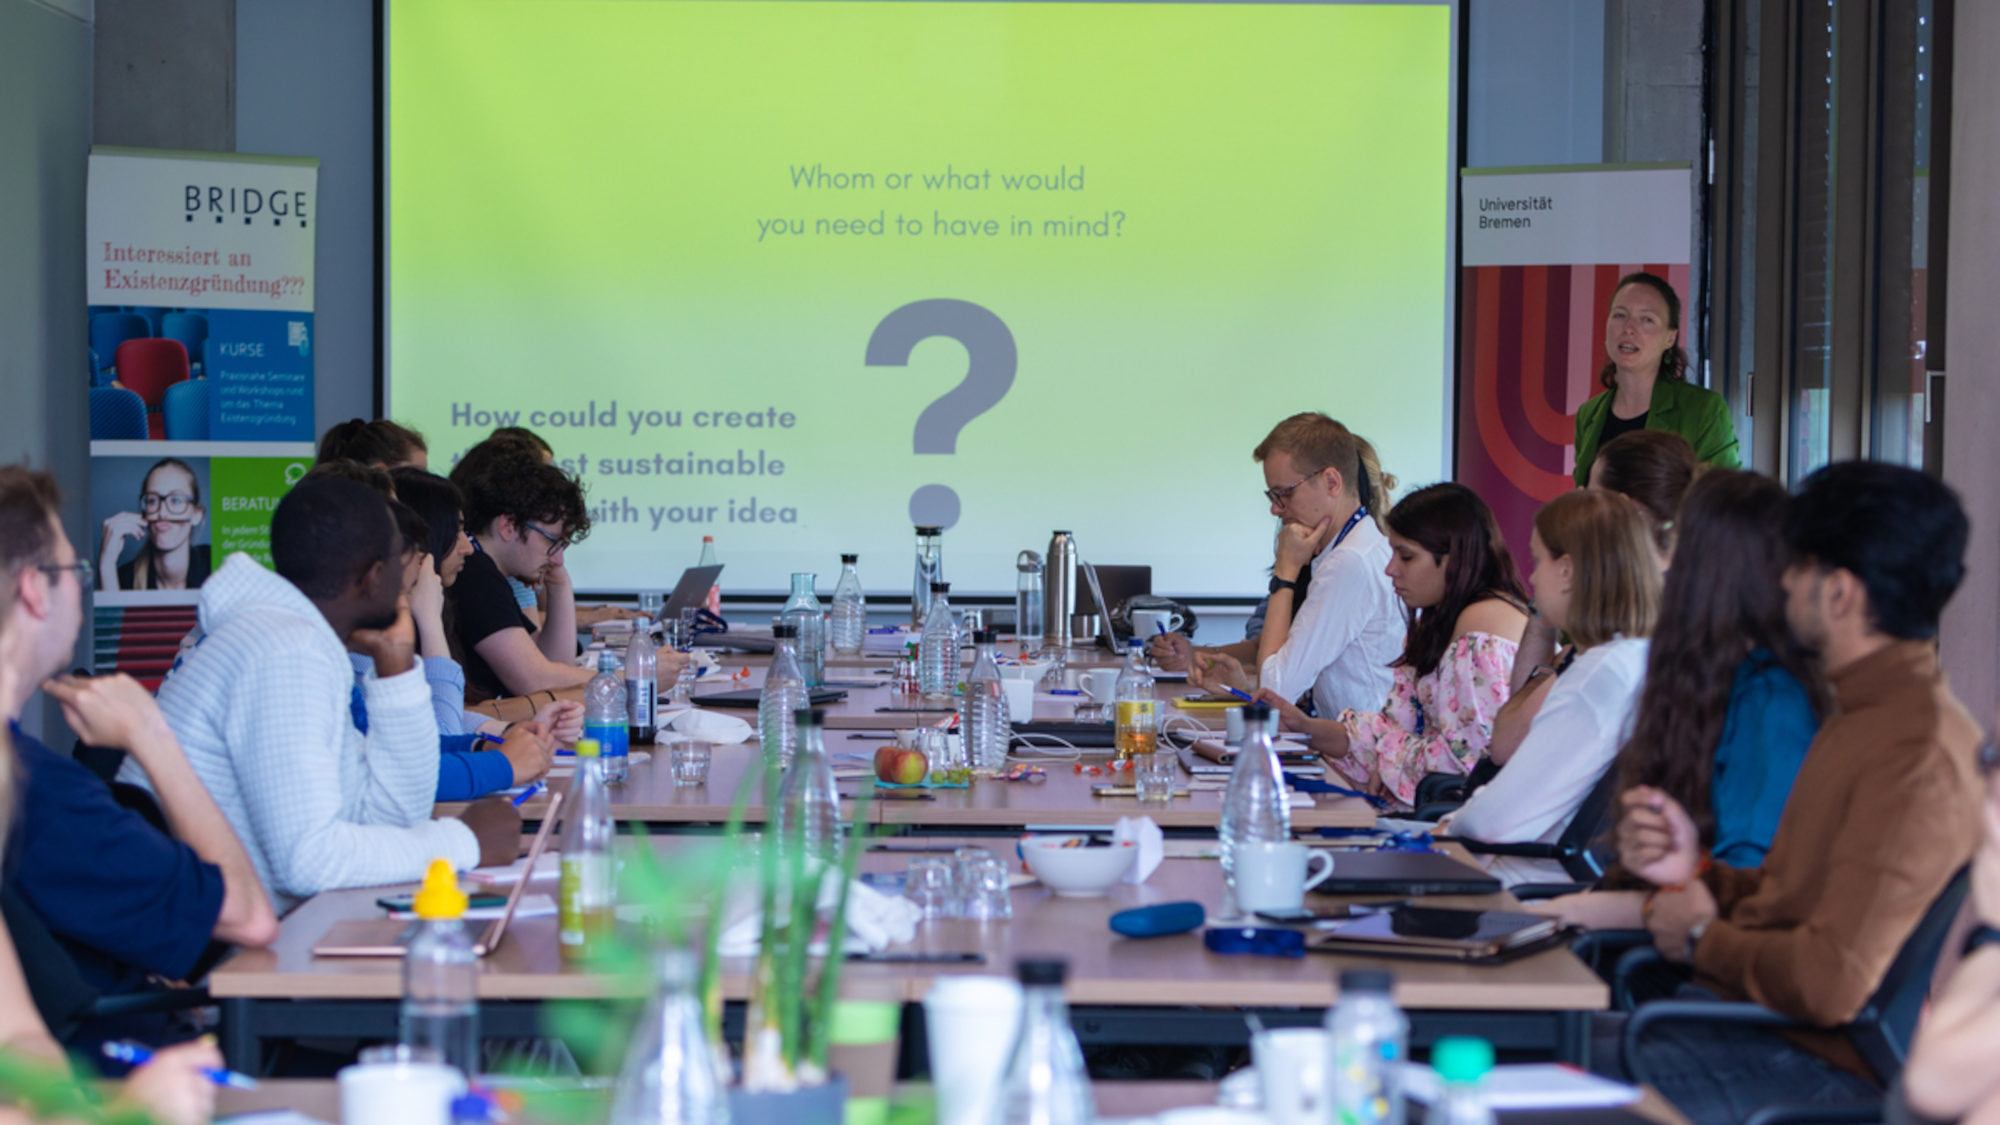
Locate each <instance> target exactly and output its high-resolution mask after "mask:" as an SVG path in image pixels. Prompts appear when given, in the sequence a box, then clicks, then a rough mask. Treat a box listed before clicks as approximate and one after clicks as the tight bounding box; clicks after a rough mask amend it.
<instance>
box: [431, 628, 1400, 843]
mask: <svg viewBox="0 0 2000 1125" xmlns="http://www.w3.org/2000/svg"><path fill="white" fill-rule="evenodd" d="M880 667H885V664H884V662H882V661H880V660H875V659H872V658H871V659H863V660H859V661H829V662H828V673H827V675H828V678H829V679H831V680H836V681H849V680H852V681H857V682H858V681H859V680H860V679H862V678H864V677H865V676H868V675H869V672H870V670H871V669H875V668H880ZM763 673H764V669H763V667H762V666H761V665H759V666H757V667H755V668H753V671H752V675H751V677H750V679H749V680H748V681H747V686H749V687H759V686H761V685H762V683H763ZM740 683H741V682H740ZM723 690H735V688H733V687H728V688H724V689H723ZM845 690H847V692H848V697H847V699H845V700H843V701H842V702H840V703H837V704H834V705H833V706H831V707H829V708H826V715H827V730H826V748H827V753H828V754H830V755H833V756H834V758H835V766H836V768H838V767H839V766H841V765H843V764H859V765H866V764H868V763H870V762H871V761H872V760H873V758H874V755H875V751H876V750H877V749H878V748H879V747H881V746H882V745H883V741H882V740H880V739H856V738H853V737H852V736H853V735H855V734H857V733H862V732H877V733H893V732H894V731H896V730H899V729H909V728H912V727H916V726H921V725H927V724H934V723H937V722H939V721H941V720H943V719H945V718H947V717H949V716H950V715H952V714H954V713H955V711H954V710H953V709H951V708H942V707H941V708H939V709H936V710H929V711H922V712H911V711H907V710H896V711H887V712H884V711H879V710H877V709H878V708H882V707H892V708H908V707H918V706H923V705H924V703H923V701H922V700H921V699H918V698H914V697H910V696H904V695H901V694H898V693H896V692H894V691H892V690H891V689H890V688H889V686H888V685H887V684H886V683H885V684H883V685H881V686H879V687H869V688H849V689H845ZM1186 690H1187V688H1186V685H1185V684H1179V683H1162V684H1160V685H1159V689H1158V691H1159V695H1160V698H1161V699H1162V700H1163V701H1170V700H1173V699H1177V698H1179V697H1180V696H1181V695H1183V694H1184V693H1185V692H1186ZM701 698H702V695H701V694H700V693H698V694H696V695H695V697H694V699H695V702H696V704H697V705H699V704H700V702H701ZM1080 698H1081V697H1079V696H1054V695H1048V694H1041V695H1038V696H1037V698H1036V702H1035V718H1036V719H1037V720H1038V721H1053V722H1068V721H1070V720H1072V719H1073V718H1074V717H1075V709H1076V705H1077V702H1078V700H1079V699H1080ZM718 710H721V713H723V714H731V715H736V716H738V717H739V718H742V719H744V720H745V721H746V722H750V723H751V724H752V725H754V724H755V722H756V717H757V716H756V712H755V711H753V710H750V709H746V708H731V709H718ZM1165 710H1166V713H1167V721H1168V723H1169V724H1170V725H1171V726H1172V728H1173V729H1175V730H1182V731H1187V730H1194V729H1196V728H1194V727H1190V726H1188V725H1187V724H1189V723H1195V724H1200V725H1201V726H1205V727H1209V728H1219V727H1220V725H1221V722H1222V720H1221V717H1220V715H1218V714H1217V713H1216V712H1214V711H1212V710H1203V711H1188V710H1183V709H1180V708H1176V707H1171V706H1169V707H1167V708H1166V709H1165ZM634 749H643V750H647V751H649V752H651V751H653V750H654V749H655V748H654V747H652V746H648V745H644V744H640V745H635V746H634ZM842 755H853V756H854V757H856V758H858V759H859V761H858V763H843V762H842V761H841V760H840V758H841V756H842ZM1107 759H1108V752H1107V751H1102V750H1098V751H1089V752H1086V754H1085V755H1084V757H1083V761H1084V763H1085V764H1087V765H1101V764H1103V763H1104V762H1105V761H1106V760H1107ZM761 761H762V758H761V754H760V751H759V748H758V746H757V744H756V743H755V742H754V741H752V742H744V743H740V744H737V745H734V746H717V747H715V748H714V749H713V752H712V755H711V759H710V764H709V775H708V783H707V784H706V785H702V786H695V787H689V788H681V787H677V786H675V785H674V782H673V776H672V773H671V771H670V770H669V769H668V768H667V763H666V762H665V761H664V760H662V759H661V758H660V757H657V756H656V757H654V758H652V759H651V760H649V761H644V762H635V763H633V764H632V766H631V767H630V772H629V776H628V777H627V779H626V780H625V782H624V783H623V784H620V785H617V786H613V787H612V789H611V815H612V816H613V817H615V818H617V819H618V820H621V821H639V822H645V823H650V824H722V823H724V822H725V821H727V820H728V818H729V812H730V804H731V802H732V801H733V800H734V799H735V797H736V794H737V792H738V790H739V788H740V787H741V786H742V785H744V784H745V783H746V782H748V783H750V784H753V785H754V784H756V783H757V782H758V780H759V778H760V777H761V774H760V773H759V768H760V764H761ZM1041 764H1042V765H1043V767H1044V769H1045V770H1046V771H1047V779H1046V780H1044V781H1038V782H1007V781H998V780H992V779H979V780H975V781H974V782H973V783H972V785H971V787H970V788H968V789H935V790H928V791H926V792H928V793H929V795H930V798H931V799H928V800H913V801H896V800H889V801H875V802H871V803H872V805H873V811H872V812H871V813H870V814H869V820H870V822H871V823H873V824H884V825H896V826H901V827H909V828H930V827H937V828H944V829H954V828H956V829H968V828H982V829H994V828H1023V827H1029V826H1043V825H1055V826H1064V827H1077V826H1084V825H1092V826H1100V825H1108V824H1113V823H1116V822H1117V820H1118V819H1119V818H1120V817H1126V816H1139V815H1144V816H1150V817H1152V818H1153V820H1154V821H1155V822H1156V823H1158V824H1159V825H1160V826H1161V827H1163V828H1175V829H1189V828H1214V827H1216V825H1217V824H1218V823H1219V822H1220V820H1221V815H1222V792H1221V790H1202V791H1194V792H1190V793H1189V794H1188V795H1187V796H1184V797H1176V798H1174V800H1173V801H1171V802H1169V803H1168V804H1166V805H1141V804H1140V803H1139V801H1138V799H1137V798H1135V797H1099V796H1096V795H1095V794H1094V793H1092V791H1091V787H1092V786H1093V785H1100V784H1114V783H1129V780H1130V778H1129V775H1122V776H1107V775H1101V774H1099V775H1093V774H1089V773H1082V774H1079V773H1078V772H1076V769H1075V766H1076V762H1075V761H1072V760H1067V759H1059V758H1052V759H1049V760H1046V761H1043V762H1041ZM566 784H567V782H566V781H563V780H561V779H556V780H554V781H552V782H551V787H552V788H557V789H560V788H562V787H563V786H565V785H566ZM869 784H870V782H868V781H866V780H862V779H857V780H851V781H842V782H841V783H840V789H841V792H842V793H843V794H844V795H850V796H851V795H853V794H855V793H857V792H859V791H860V790H861V789H862V788H863V787H864V786H866V785H869ZM547 804H548V802H547V800H546V799H545V798H536V799H534V800H531V801H529V802H528V803H527V804H525V805H523V806H522V808H521V812H522V815H523V816H525V817H527V818H528V819H530V820H533V819H537V818H539V816H540V815H541V812H542V810H543V809H545V808H546V807H547ZM461 807H463V806H460V805H440V806H439V813H440V815H448V814H450V813H453V812H455V811H457V809H459V808H461ZM767 815H768V810H766V809H765V807H764V803H763V800H762V792H761V790H754V791H753V792H752V795H751V799H750V801H749V803H748V805H747V806H746V808H745V813H744V816H745V819H746V820H747V821H748V822H749V823H752V824H762V823H763V822H764V821H765V819H766V818H767ZM849 815H850V816H851V815H852V814H851V812H850V814H849ZM1374 823H1375V813H1374V810H1372V809H1371V808H1369V807H1368V805H1367V803H1366V802H1364V801H1361V800H1359V799H1357V798H1353V797H1340V796H1331V795H1328V796H1319V797H1315V798H1314V801H1313V804H1312V805H1310V806H1305V807H1300V808H1295V809H1293V810H1292V825H1293V827H1294V828H1297V829H1302V830H1312V829H1319V828H1369V827H1372V826H1373V825H1374Z"/></svg>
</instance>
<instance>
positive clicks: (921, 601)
mask: <svg viewBox="0 0 2000 1125" xmlns="http://www.w3.org/2000/svg"><path fill="white" fill-rule="evenodd" d="M942 581H944V532H943V530H942V529H940V528H935V527H919V528H917V571H916V577H915V578H914V579H913V580H912V582H911V586H910V624H911V625H914V626H916V627H917V628H919V629H921V628H923V627H924V622H925V621H927V620H929V619H930V612H931V586H932V584H934V583H938V582H942Z"/></svg>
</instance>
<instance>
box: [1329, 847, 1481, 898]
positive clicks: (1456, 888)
mask: <svg viewBox="0 0 2000 1125" xmlns="http://www.w3.org/2000/svg"><path fill="white" fill-rule="evenodd" d="M1313 891H1314V892H1315V893H1318V894H1323V895H1490V894H1498V893H1499V891H1500V880H1498V879H1495V878H1494V877H1493V876H1491V875H1488V874H1487V873H1486V872H1484V871H1481V870H1480V869H1479V868H1477V867H1472V866H1469V865H1467V864H1463V863H1460V862H1459V861H1457V860H1455V859H1453V858H1451V857H1450V856H1448V855H1441V854H1439V853H1437V852H1346V851H1344V852H1341V853H1339V854H1338V855H1337V856H1335V857H1334V861H1333V874H1332V875H1331V876H1328V877H1327V879H1326V880H1325V881H1323V882H1321V883H1320V884H1319V885H1318V886H1316V887H1314V888H1313Z"/></svg>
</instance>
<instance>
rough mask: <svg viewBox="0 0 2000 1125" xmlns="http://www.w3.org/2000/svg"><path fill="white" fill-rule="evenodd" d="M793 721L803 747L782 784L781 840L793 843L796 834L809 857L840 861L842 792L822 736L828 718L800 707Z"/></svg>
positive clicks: (787, 771) (779, 825)
mask: <svg viewBox="0 0 2000 1125" xmlns="http://www.w3.org/2000/svg"><path fill="white" fill-rule="evenodd" d="M792 722H793V724H794V725H795V726H796V728H797V730H798V743H799V748H798V753H797V754H796V755H794V756H793V757H792V764H791V765H789V766H787V767H785V778H784V780H783V781H782V782H780V783H779V784H778V824H777V829H778V839H779V840H780V841H784V842H785V846H789V842H790V841H791V840H792V839H793V838H794V837H795V836H796V837H798V838H800V839H802V840H803V841H804V843H805V849H806V855H807V856H809V857H811V858H813V859H816V860H819V861H821V862H823V863H828V864H838V863H839V862H840V793H839V791H837V790H836V789H834V787H833V761H832V759H830V758H828V757H827V756H826V741H825V739H823V738H822V737H821V736H820V727H821V725H822V724H823V722H824V720H823V719H822V718H821V716H820V713H819V712H818V711H814V710H812V709H811V708H800V709H799V710H798V711H797V712H795V713H794V714H793V716H792Z"/></svg>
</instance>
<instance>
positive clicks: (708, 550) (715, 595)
mask: <svg viewBox="0 0 2000 1125" xmlns="http://www.w3.org/2000/svg"><path fill="white" fill-rule="evenodd" d="M695 565H696V566H714V565H715V536H713V535H704V536H702V537H701V561H700V562H698V563H696V564H695ZM707 605H708V612H710V613H713V614H715V615H716V616H717V617H720V616H722V584H721V583H719V582H718V583H716V584H715V585H713V586H710V587H709V588H708V602H707Z"/></svg>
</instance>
